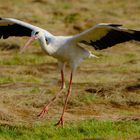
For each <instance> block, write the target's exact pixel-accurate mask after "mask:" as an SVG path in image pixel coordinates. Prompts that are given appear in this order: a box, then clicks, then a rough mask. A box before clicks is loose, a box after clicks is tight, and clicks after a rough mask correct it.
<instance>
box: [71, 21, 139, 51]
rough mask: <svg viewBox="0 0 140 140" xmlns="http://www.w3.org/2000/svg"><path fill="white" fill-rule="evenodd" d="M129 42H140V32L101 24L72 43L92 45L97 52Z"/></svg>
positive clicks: (79, 35) (73, 38)
mask: <svg viewBox="0 0 140 140" xmlns="http://www.w3.org/2000/svg"><path fill="white" fill-rule="evenodd" d="M129 40H136V41H140V31H136V30H129V29H126V28H122V27H121V25H118V24H105V23H100V24H97V25H96V26H94V27H92V28H90V29H88V30H86V31H84V32H82V33H80V34H77V35H75V36H73V37H72V38H71V41H72V43H79V42H81V43H84V44H87V45H91V46H93V47H94V48H95V50H102V49H106V48H108V47H112V46H114V45H115V44H118V43H122V42H126V41H129Z"/></svg>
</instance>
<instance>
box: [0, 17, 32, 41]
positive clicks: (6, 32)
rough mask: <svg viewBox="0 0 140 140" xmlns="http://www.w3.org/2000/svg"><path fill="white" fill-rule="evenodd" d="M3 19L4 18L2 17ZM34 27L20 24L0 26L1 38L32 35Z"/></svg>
mask: <svg viewBox="0 0 140 140" xmlns="http://www.w3.org/2000/svg"><path fill="white" fill-rule="evenodd" d="M0 20H2V18H0ZM31 32H32V29H30V28H27V27H25V26H22V25H19V24H16V23H14V24H12V25H10V24H9V25H8V26H7V25H6V26H4V25H3V26H0V38H2V37H3V39H6V38H8V37H9V36H31Z"/></svg>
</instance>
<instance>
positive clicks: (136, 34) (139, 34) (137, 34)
mask: <svg viewBox="0 0 140 140" xmlns="http://www.w3.org/2000/svg"><path fill="white" fill-rule="evenodd" d="M133 38H134V40H136V41H140V31H134V33H133Z"/></svg>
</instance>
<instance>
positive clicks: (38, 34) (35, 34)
mask: <svg viewBox="0 0 140 140" xmlns="http://www.w3.org/2000/svg"><path fill="white" fill-rule="evenodd" d="M42 36H43V32H42V31H33V32H32V34H31V37H30V38H29V40H28V41H27V42H26V44H25V46H24V47H23V48H22V49H21V51H20V53H23V52H24V51H25V49H26V48H27V47H28V46H30V45H31V43H32V42H33V41H35V40H37V39H41V37H42Z"/></svg>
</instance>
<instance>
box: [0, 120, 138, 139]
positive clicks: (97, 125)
mask: <svg viewBox="0 0 140 140" xmlns="http://www.w3.org/2000/svg"><path fill="white" fill-rule="evenodd" d="M139 126H140V121H138V122H135V121H130V122H123V121H122V122H112V121H96V120H88V121H81V122H75V123H74V122H73V123H67V124H66V126H65V127H64V128H56V127H55V126H53V125H52V122H51V123H45V124H44V125H43V124H36V125H33V126H31V127H27V128H26V127H22V126H21V127H20V126H17V127H16V126H0V139H1V140H19V139H20V140H27V139H30V140H45V139H50V140H58V139H59V140H65V139H68V140H82V139H88V138H105V139H114V140H115V139H119V140H121V139H123V140H125V139H130V138H131V137H132V136H133V137H136V138H137V137H139V136H140V127H139Z"/></svg>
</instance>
